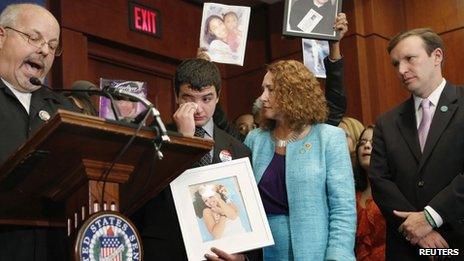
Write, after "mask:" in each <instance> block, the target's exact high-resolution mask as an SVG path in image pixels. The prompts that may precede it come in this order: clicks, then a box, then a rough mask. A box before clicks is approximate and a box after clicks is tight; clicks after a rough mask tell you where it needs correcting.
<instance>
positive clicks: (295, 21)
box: [285, 0, 340, 36]
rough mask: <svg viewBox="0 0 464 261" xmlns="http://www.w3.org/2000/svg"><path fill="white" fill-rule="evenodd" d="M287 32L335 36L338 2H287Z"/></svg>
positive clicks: (330, 0) (322, 0) (300, 0)
mask: <svg viewBox="0 0 464 261" xmlns="http://www.w3.org/2000/svg"><path fill="white" fill-rule="evenodd" d="M288 1H289V3H288V6H289V8H290V10H289V12H288V16H287V21H288V22H287V23H285V24H287V31H295V32H303V33H311V34H316V35H317V34H319V35H329V36H335V30H334V28H333V25H334V23H335V17H336V16H337V13H339V12H340V10H337V9H338V1H339V0H288Z"/></svg>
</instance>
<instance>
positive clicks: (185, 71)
mask: <svg viewBox="0 0 464 261" xmlns="http://www.w3.org/2000/svg"><path fill="white" fill-rule="evenodd" d="M174 88H175V93H176V102H177V104H178V105H179V108H178V109H177V111H176V112H175V113H174V116H173V119H174V122H175V126H171V128H170V129H173V130H177V131H178V132H180V133H181V134H183V135H185V136H190V137H193V136H200V137H203V138H205V139H212V140H214V147H213V149H212V150H211V151H210V152H209V153H207V154H206V155H205V156H203V157H202V158H201V160H200V161H198V162H197V163H195V164H194V166H192V167H196V166H203V165H208V164H212V163H219V162H223V161H228V160H232V159H238V158H243V157H248V156H249V155H250V150H249V149H248V148H247V147H246V146H245V145H243V144H242V143H241V142H240V141H238V140H237V139H235V138H233V137H232V136H230V135H229V134H227V133H226V132H224V131H223V130H221V129H219V128H218V127H217V126H216V125H215V124H214V122H213V118H212V116H213V113H214V110H215V108H216V104H217V103H218V101H219V94H220V90H221V76H220V74H219V70H218V68H217V67H216V65H214V63H212V62H210V61H207V60H204V59H188V60H185V61H183V62H182V63H181V64H180V65H179V66H178V67H177V70H176V73H175V76H174ZM168 128H169V127H168ZM142 212H144V214H143V218H142V219H143V221H142V224H141V231H140V232H141V234H142V241H143V248H144V257H145V258H146V259H147V260H187V255H186V252H185V247H184V243H183V240H182V235H181V231H180V227H179V222H178V220H177V214H176V210H175V207H174V202H173V199H172V194H171V189H170V188H169V187H167V188H166V189H164V190H163V191H162V192H161V193H160V194H159V195H158V196H156V197H155V198H153V199H152V200H151V201H150V202H149V203H147V205H146V206H145V208H144V210H142Z"/></svg>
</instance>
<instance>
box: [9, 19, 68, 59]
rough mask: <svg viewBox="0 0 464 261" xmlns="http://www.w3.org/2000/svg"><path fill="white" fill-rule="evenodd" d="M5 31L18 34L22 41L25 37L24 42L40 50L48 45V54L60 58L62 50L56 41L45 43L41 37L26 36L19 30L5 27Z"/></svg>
mask: <svg viewBox="0 0 464 261" xmlns="http://www.w3.org/2000/svg"><path fill="white" fill-rule="evenodd" d="M5 29H10V30H13V31H15V32H17V33H19V34H20V35H21V36H22V37H23V39H24V36H25V37H27V38H25V40H27V42H28V43H29V44H30V45H32V46H34V47H36V48H42V47H43V46H44V45H45V44H47V45H48V49H49V50H50V52H51V53H52V54H53V55H55V56H60V55H61V53H62V52H63V50H62V49H61V46H60V45H59V43H58V41H56V40H51V41H48V42H46V41H45V39H43V37H41V36H31V35H30V34H27V33H25V32H21V31H19V30H16V29H14V28H12V27H9V26H6V27H5Z"/></svg>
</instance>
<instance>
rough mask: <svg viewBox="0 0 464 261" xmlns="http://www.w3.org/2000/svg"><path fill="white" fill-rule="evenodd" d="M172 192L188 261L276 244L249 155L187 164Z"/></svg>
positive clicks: (172, 183) (173, 184)
mask: <svg viewBox="0 0 464 261" xmlns="http://www.w3.org/2000/svg"><path fill="white" fill-rule="evenodd" d="M171 191H172V197H173V199H174V204H175V206H176V212H177V218H178V219H179V224H180V228H181V231H182V238H183V240H184V245H185V249H186V252H187V256H188V259H189V260H204V259H205V257H204V255H205V254H206V253H208V254H212V255H214V254H213V253H212V252H211V251H210V250H211V248H212V247H216V248H219V249H222V250H224V251H226V252H228V253H240V252H244V251H248V250H251V249H256V248H261V247H265V246H269V245H273V244H274V239H273V237H272V234H271V230H270V228H269V224H268V221H267V218H266V213H265V212H264V207H263V204H262V201H261V197H260V196H259V192H258V187H257V185H256V181H255V178H254V175H253V170H252V168H251V165H250V160H249V159H248V158H241V159H237V160H232V161H228V162H223V163H218V164H212V165H208V166H204V167H199V168H194V169H189V170H187V171H185V172H184V173H182V174H181V175H180V176H179V177H178V178H177V179H175V180H174V181H173V182H171Z"/></svg>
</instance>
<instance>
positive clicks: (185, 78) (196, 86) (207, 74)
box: [174, 58, 221, 96]
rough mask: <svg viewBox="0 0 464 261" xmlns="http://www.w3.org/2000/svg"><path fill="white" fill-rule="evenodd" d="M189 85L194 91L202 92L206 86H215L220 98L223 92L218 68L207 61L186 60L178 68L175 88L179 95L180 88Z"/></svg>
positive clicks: (175, 75)
mask: <svg viewBox="0 0 464 261" xmlns="http://www.w3.org/2000/svg"><path fill="white" fill-rule="evenodd" d="M183 84H188V85H189V86H190V88H192V89H193V90H197V91H201V89H202V88H204V87H206V86H214V88H215V89H216V93H217V95H218V96H219V92H220V90H221V74H220V73H219V69H218V68H217V66H216V65H215V64H214V63H212V62H210V61H207V60H204V59H199V58H194V59H187V60H184V61H183V62H182V63H181V64H180V65H179V66H177V68H176V72H175V74H174V88H175V91H176V95H179V90H180V86H181V85H183Z"/></svg>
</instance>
